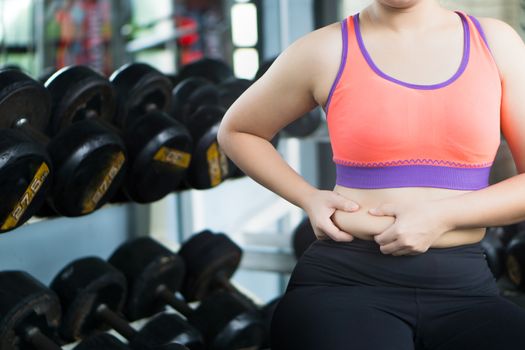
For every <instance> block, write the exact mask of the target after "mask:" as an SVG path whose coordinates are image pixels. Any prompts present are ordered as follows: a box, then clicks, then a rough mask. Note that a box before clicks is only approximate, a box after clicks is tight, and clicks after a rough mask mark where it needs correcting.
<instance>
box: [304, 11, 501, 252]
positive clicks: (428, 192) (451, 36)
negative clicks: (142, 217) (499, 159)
mask: <svg viewBox="0 0 525 350" xmlns="http://www.w3.org/2000/svg"><path fill="white" fill-rule="evenodd" d="M442 18H443V20H441V21H439V23H436V27H435V28H434V30H432V31H429V32H427V33H417V32H410V33H395V32H393V31H389V30H384V29H380V28H375V27H373V26H372V25H370V22H369V21H368V16H367V15H366V11H365V12H363V13H362V14H361V15H360V27H361V28H360V29H361V35H362V40H363V43H364V45H365V46H366V50H367V51H368V54H369V55H370V57H371V59H372V60H373V63H374V64H375V65H376V66H377V67H378V68H379V69H380V70H381V71H382V72H383V73H384V74H385V75H387V76H389V77H392V78H394V79H397V80H399V81H402V82H407V83H410V84H417V85H433V84H440V83H442V82H445V81H447V80H450V78H451V77H452V76H454V75H455V74H457V72H458V67H459V66H460V64H462V63H464V62H463V61H464V60H462V57H463V58H464V55H463V54H464V30H463V23H462V21H461V20H460V17H459V16H458V15H457V14H456V13H454V12H449V11H445V10H444V12H443V16H442ZM471 30H472V28H471ZM325 33H326V34H325V35H326V39H327V40H326V43H331V44H332V45H333V46H334V47H333V50H331V51H330V52H341V50H342V48H341V46H342V44H341V27H340V26H339V25H333V26H330V27H327V28H326V30H325ZM326 43H325V44H324V45H325V46H326V45H327V44H326ZM326 56H327V57H326V58H325V59H324V62H323V64H324V65H323V67H325V68H324V69H325V70H326V74H325V75H324V76H325V77H326V79H324V78H323V79H320V80H319V83H318V85H317V86H316V88H315V90H314V96H315V98H316V100H317V101H318V102H319V103H320V104H322V105H324V104H325V103H326V102H327V101H328V100H329V95H330V91H331V89H332V85H333V83H334V76H336V75H337V73H338V70H339V68H340V63H341V56H339V55H326ZM352 59H353V57H347V60H346V62H347V65H348V67H347V68H346V69H351V67H352ZM378 103H381V102H380V101H378ZM328 118H330V114H329V115H328ZM431 127H432V126H431V125H429V130H430V128H431ZM497 132H498V135H499V130H497ZM334 190H335V191H336V192H338V193H340V194H342V195H343V196H345V197H347V198H349V199H351V200H353V201H355V202H357V203H358V204H359V205H360V209H359V211H357V212H354V213H345V212H341V211H337V212H336V213H335V214H334V216H333V221H334V222H335V224H336V225H337V226H339V227H340V228H341V229H342V230H343V231H345V232H348V233H351V234H352V235H354V236H355V237H357V238H360V239H367V240H371V239H373V235H375V234H378V233H380V232H382V231H383V230H385V229H386V228H387V227H388V226H389V225H391V224H392V223H393V221H394V218H392V217H375V216H372V215H370V214H368V210H369V209H372V208H374V207H376V206H378V205H380V204H382V203H400V204H401V203H417V202H418V201H428V200H434V199H442V198H446V197H451V196H457V195H461V194H463V193H466V192H468V190H457V189H449V188H438V187H417V186H415V187H410V186H405V187H397V188H374V189H364V188H351V187H345V186H342V185H337V186H336V187H335V189H334ZM484 233H485V229H481V228H480V229H470V230H455V231H450V232H447V233H445V234H443V235H442V236H441V237H440V238H439V239H438V240H437V241H436V242H434V244H433V245H432V247H434V248H444V247H452V246H458V245H464V244H470V243H474V242H478V241H480V240H481V239H482V238H483V236H484Z"/></svg>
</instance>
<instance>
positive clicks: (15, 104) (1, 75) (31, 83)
mask: <svg viewBox="0 0 525 350" xmlns="http://www.w3.org/2000/svg"><path fill="white" fill-rule="evenodd" d="M29 101H30V102H29ZM50 112H51V101H50V96H49V93H48V91H47V90H46V89H45V88H44V86H43V85H42V84H40V83H39V82H37V81H35V80H33V79H31V78H30V77H28V76H27V75H25V74H24V73H22V72H21V71H18V70H2V71H0V128H2V129H5V128H12V127H14V126H15V124H16V122H18V121H19V120H20V119H21V118H23V119H25V120H27V122H29V123H30V124H31V126H32V127H33V128H35V129H36V130H38V131H44V130H45V129H46V127H47V125H48V124H49V115H50Z"/></svg>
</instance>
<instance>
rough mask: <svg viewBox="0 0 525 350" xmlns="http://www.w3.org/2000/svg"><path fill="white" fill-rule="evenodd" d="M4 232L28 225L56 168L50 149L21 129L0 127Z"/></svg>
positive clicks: (1, 223) (0, 203)
mask: <svg viewBox="0 0 525 350" xmlns="http://www.w3.org/2000/svg"><path fill="white" fill-rule="evenodd" d="M0 154H2V157H0V191H1V192H0V193H2V200H1V201H0V233H2V232H7V231H10V230H13V229H15V228H17V227H19V226H21V225H22V224H24V223H25V222H26V221H27V220H29V218H31V217H32V216H33V215H35V214H36V213H37V212H38V210H39V209H40V208H41V207H42V205H43V204H44V202H45V199H46V197H47V195H48V193H49V190H50V189H51V183H52V176H53V169H52V167H51V160H50V158H49V155H48V154H47V152H46V150H45V149H44V148H43V147H42V146H40V145H38V144H36V143H35V142H34V141H32V140H31V139H29V138H28V137H27V136H26V135H25V134H23V133H22V132H21V131H19V130H10V129H8V130H5V129H0Z"/></svg>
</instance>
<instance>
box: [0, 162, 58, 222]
mask: <svg viewBox="0 0 525 350" xmlns="http://www.w3.org/2000/svg"><path fill="white" fill-rule="evenodd" d="M48 176H49V167H48V166H47V164H46V163H42V164H40V167H39V168H38V170H37V171H36V173H35V176H33V180H32V181H31V183H30V184H29V186H27V189H26V190H25V192H24V194H23V195H22V198H20V200H19V201H18V203H16V206H15V208H14V209H13V211H12V212H11V213H10V214H9V216H8V217H7V218H6V219H5V221H4V223H3V225H2V227H1V229H2V231H5V230H9V229H12V228H14V227H16V225H17V224H18V221H20V218H21V217H22V215H24V213H25V212H26V210H27V208H29V205H30V204H31V202H32V201H33V199H34V198H35V196H36V194H37V193H38V191H39V190H40V189H41V188H42V185H43V184H44V182H45V181H46V179H47V177H48Z"/></svg>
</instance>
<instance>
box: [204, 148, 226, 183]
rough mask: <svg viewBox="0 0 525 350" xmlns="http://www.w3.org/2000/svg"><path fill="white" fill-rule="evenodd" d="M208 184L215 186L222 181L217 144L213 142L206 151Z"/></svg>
mask: <svg viewBox="0 0 525 350" xmlns="http://www.w3.org/2000/svg"><path fill="white" fill-rule="evenodd" d="M206 159H207V160H208V172H209V174H210V184H211V185H212V186H213V187H215V186H217V185H219V184H220V183H221V182H222V173H221V164H220V152H219V145H218V144H217V142H214V143H213V144H212V145H211V146H210V147H209V148H208V150H207V151H206Z"/></svg>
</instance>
